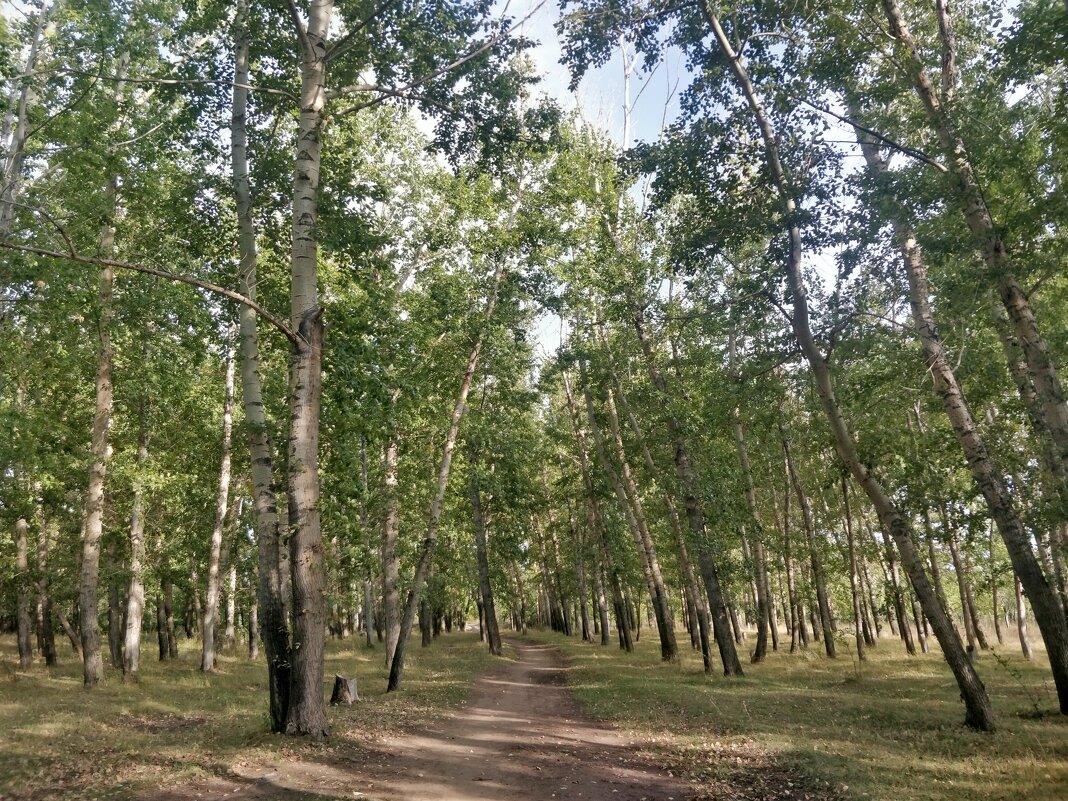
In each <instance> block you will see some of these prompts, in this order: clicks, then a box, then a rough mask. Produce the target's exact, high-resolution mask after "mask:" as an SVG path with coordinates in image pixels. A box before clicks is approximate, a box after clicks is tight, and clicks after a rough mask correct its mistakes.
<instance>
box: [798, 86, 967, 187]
mask: <svg viewBox="0 0 1068 801" xmlns="http://www.w3.org/2000/svg"><path fill="white" fill-rule="evenodd" d="M801 102H802V103H804V104H805V105H806V106H808V107H809V108H813V109H815V110H816V111H819V112H820V113H822V114H827V115H828V116H831V117H834V118H835V119H836V120H838V121H839V122H844V123H845V124H846V125H852V126H853V127H854V128H856V129H857V130H858V131H861V132H863V133H866V134H868V135H869V136H874V137H875V138H876V139H878V140H879V141H880V142H882V143H883V144H885V145H887V146H889V147H890V148H892V149H894V150H897V151H898V152H900V153H904V154H905V155H906V156H911V157H912V158H914V159H916V160H917V161H922V162H923V163H924V164H926V165H928V166H930V167H934V168H935V169H936V170H938V171H939V172H940V173H943V174H945V173H948V172H949V169H948V168H947V167H946V166H945V165H944V164H942V163H941V162H939V161H937V160H935V159H933V158H931V157H930V156H928V155H927V154H926V153H922V152H920V151H919V150H915V149H913V148H911V147H909V146H908V145H903V144H901V143H900V142H897V141H895V140H893V139H891V138H890V137H889V136H886V135H884V134H881V133H879V132H878V131H873V130H872V129H871V128H868V127H866V126H864V125H861V124H860V123H859V122H857V121H855V120H853V119H851V118H849V117H845V116H843V115H841V114H837V113H835V112H833V111H831V110H830V109H829V108H824V107H823V106H818V105H816V104H815V103H813V102H811V101H809V100H804V99H802V100H801Z"/></svg>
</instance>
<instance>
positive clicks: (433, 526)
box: [386, 261, 504, 692]
mask: <svg viewBox="0 0 1068 801" xmlns="http://www.w3.org/2000/svg"><path fill="white" fill-rule="evenodd" d="M503 277H504V263H503V261H502V262H500V263H498V264H497V268H496V270H495V271H494V276H493V286H492V288H491V289H490V293H489V297H488V299H487V300H486V310H485V312H484V313H483V318H482V322H483V330H482V331H481V332H479V334H478V337H477V338H476V339H475V344H474V347H473V348H472V349H471V354H470V355H469V356H468V358H467V367H466V369H465V370H464V375H463V379H462V380H461V381H460V392H459V394H458V395H457V397H456V405H455V406H454V407H453V410H452V419H451V420H450V422H449V431H448V433H447V434H446V436H445V447H444V450H443V451H442V455H441V463H440V465H439V466H438V481H437V490H436V493H435V495H434V499H433V501H432V502H431V504H430V519H429V521H428V522H427V530H426V538H425V539H424V540H423V548H422V551H421V552H420V553H419V561H418V562H417V563H416V566H415V575H414V576H413V577H412V586H411V589H409V590H408V598H407V601H406V603H405V605H404V613H403V616H402V617H401V625H400V637H399V639H398V640H397V648H396V650H395V651H394V653H393V661H392V663H391V664H390V669H389V683H388V685H387V688H386V689H387V691H389V692H392V691H393V690H396V689H399V688H400V682H401V676H402V675H403V673H404V651H405V646H406V644H407V643H406V641H407V639H408V636H409V635H410V634H411V632H412V623H413V622H414V620H415V613H416V609H417V607H418V605H419V599H420V596H421V595H422V592H423V584H424V582H425V581H426V576H427V573H428V572H429V571H430V563H431V561H432V560H433V558H434V550H435V549H436V547H437V543H438V527H439V526H440V524H441V511H442V508H443V506H444V503H445V489H446V487H447V486H448V483H449V472H450V470H451V469H452V452H453V449H454V448H455V447H456V437H457V435H458V434H459V432H460V421H461V420H462V419H463V415H464V411H465V410H466V409H467V395H468V393H469V392H470V391H471V381H472V379H473V378H474V376H475V369H476V368H477V367H478V358H479V355H480V354H481V352H482V342H483V339H484V338H485V336H486V335H487V329H488V327H489V324H490V321H491V320H492V319H493V310H494V308H495V307H496V305H497V294H498V292H499V291H500V288H501V280H502V278H503Z"/></svg>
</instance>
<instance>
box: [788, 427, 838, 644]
mask: <svg viewBox="0 0 1068 801" xmlns="http://www.w3.org/2000/svg"><path fill="white" fill-rule="evenodd" d="M779 435H780V437H781V438H782V449H783V453H784V454H785V455H786V469H787V471H788V472H789V474H790V483H791V484H792V485H793V488H794V493H795V494H796V495H797V501H798V503H799V504H800V506H801V520H802V523H803V524H804V529H805V540H806V542H807V543H808V554H809V560H810V563H811V566H812V583H813V584H815V585H816V602H817V603H818V604H819V618H820V625H821V627H822V629H823V647H824V649H825V650H826V652H827V656H828V657H830V658H831V659H834V658H835V657H836V656H837V651H836V649H835V644H834V629H833V626H832V624H831V604H830V601H829V599H828V598H827V580H826V578H825V577H824V575H823V560H822V559H821V558H820V554H819V549H818V548H817V547H816V531H815V524H814V523H813V520H812V504H811V503H809V500H808V496H807V495H806V494H805V490H804V489H803V488H802V486H801V477H800V476H799V475H798V474H797V468H796V466H795V465H794V458H793V455H792V453H791V451H790V438H789V437H787V436H786V431H785V430H784V429H783V427H782V423H781V422H780V423H779ZM813 629H815V624H813Z"/></svg>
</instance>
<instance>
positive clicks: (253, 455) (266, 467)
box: [230, 0, 289, 732]
mask: <svg viewBox="0 0 1068 801" xmlns="http://www.w3.org/2000/svg"><path fill="white" fill-rule="evenodd" d="M234 30H235V41H234V86H233V109H232V115H231V122H230V155H231V166H232V172H233V185H234V198H235V206H236V210H237V223H238V252H239V254H240V263H239V266H238V271H237V288H238V291H239V292H240V293H241V294H243V295H244V296H245V297H248V298H251V299H253V300H255V298H256V287H257V284H258V276H257V273H258V264H257V262H258V257H257V253H256V229H255V225H254V223H253V219H252V193H251V186H250V183H249V162H248V134H247V120H246V115H247V113H248V88H247V87H248V85H249V65H248V58H249V31H248V3H247V0H238V5H237V14H236V19H235V24H234ZM238 323H239V331H240V340H241V397H242V404H243V408H244V413H245V430H246V436H247V439H248V445H249V456H250V471H251V473H252V488H253V496H254V503H255V510H256V550H257V564H258V570H257V574H258V577H259V579H258V584H257V599H258V605H259V610H258V612H259V617H261V618H262V620H261V621H260V623H261V631H260V633H261V636H262V638H263V649H264V652H265V654H266V657H267V687H268V694H269V712H270V718H271V730H272V731H274V732H281V731H283V730H284V729H285V721H286V714H287V710H288V707H289V628H288V623H287V620H286V602H285V600H284V599H283V596H282V577H281V575H280V574H279V567H278V564H279V530H278V528H279V521H278V502H277V493H276V490H275V478H274V457H273V455H272V449H271V443H270V439H269V437H268V429H267V417H266V414H265V411H264V406H263V389H262V382H261V380H260V357H259V332H258V329H257V321H256V313H255V311H254V310H253V309H251V308H250V307H248V306H245V305H241V306H239V308H238Z"/></svg>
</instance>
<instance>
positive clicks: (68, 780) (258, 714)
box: [0, 632, 489, 801]
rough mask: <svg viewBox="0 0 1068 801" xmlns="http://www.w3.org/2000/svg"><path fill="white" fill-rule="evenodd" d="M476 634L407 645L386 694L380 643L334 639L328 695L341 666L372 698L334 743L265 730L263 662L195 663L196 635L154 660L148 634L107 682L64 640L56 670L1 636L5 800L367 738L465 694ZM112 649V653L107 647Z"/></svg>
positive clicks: (473, 670)
mask: <svg viewBox="0 0 1068 801" xmlns="http://www.w3.org/2000/svg"><path fill="white" fill-rule="evenodd" d="M477 644H478V635H477V633H474V634H472V633H470V632H468V633H464V634H451V635H447V636H443V637H441V638H439V639H438V640H436V641H435V643H434V645H433V647H432V648H429V649H421V648H419V647H418V645H417V644H413V645H414V647H412V648H410V649H409V651H408V659H407V660H406V662H407V664H406V668H405V684H404V689H403V692H400V693H391V694H389V695H386V692H385V686H386V677H387V671H386V669H385V667H384V665H383V651H382V648H381V647H378V648H375V649H372V650H368V649H366V648H365V647H364V646H363V644H362V641H361V640H358V639H350V640H346V641H344V642H337V641H334V642H331V643H329V644H328V650H327V657H326V677H327V680H328V682H329V683H328V684H324V688H323V689H324V693H326V692H328V691H329V689H330V685H331V684H332V682H333V676H334V673H342V674H344V675H346V676H353V675H355V676H356V677H357V681H358V686H359V693H360V697H361V698H362V699H363V703H360V704H353V705H352V706H346V707H337V708H332V709H330V711H329V713H328V714H329V719H330V725H331V729H332V737H331V738H330V741H329V742H328V743H327V744H325V745H316V744H313V743H310V742H306V741H300V740H294V739H292V738H286V737H282V736H280V735H272V734H270V733H268V732H267V726H268V721H267V710H266V705H267V691H266V667H265V666H264V663H263V660H262V657H261V658H260V659H259V660H257V661H255V662H251V661H249V660H248V659H246V658H244V656H243V655H241V654H235V655H232V656H227V655H223V656H222V657H221V659H220V666H219V669H218V671H217V672H215V673H213V674H211V675H205V674H202V673H200V672H199V671H198V670H197V665H198V662H199V645H198V644H197V643H194V642H183V643H182V646H183V647H182V651H181V655H180V657H179V659H178V660H177V661H176V662H165V663H160V662H157V661H156V660H155V658H154V654H155V649H154V643H151V642H148V641H147V640H146V643H145V651H144V653H145V656H146V658H145V659H144V662H143V665H142V674H143V675H142V678H141V682H140V683H139V684H137V685H124V684H123V683H122V680H121V675H120V673H119V672H118V671H115V670H111V669H110V668H109V671H108V675H107V680H106V683H105V684H104V686H102V687H98V688H96V689H94V690H91V691H87V690H85V689H83V688H82V683H81V662H80V660H78V658H77V657H75V656H74V655H73V654H72V653H71V652H70V649H69V648H68V647H67V646H66V643H63V642H57V645H59V646H60V649H61V652H60V664H59V665H58V666H57V667H55V668H46V667H44V666H43V665H34V666H33V667H32V668H31V669H30V670H28V671H26V672H21V671H18V670H17V658H16V652H15V641H14V639H13V638H12V637H8V636H5V637H3V638H0V799H4V801H38V799H41V801H43V800H44V799H48V800H49V801H67V799H70V801H74V799H79V801H81V799H116V800H117V801H120V800H121V799H127V798H130V797H132V796H134V795H135V794H138V793H143V792H146V791H151V790H153V789H156V788H160V787H164V786H170V785H174V784H176V783H180V782H183V781H186V780H189V779H192V778H193V777H197V776H202V775H205V774H215V773H225V772H226V771H227V770H229V769H230V767H231V766H233V765H235V764H238V763H241V762H246V761H248V762H254V761H270V760H274V759H279V758H282V757H294V756H295V757H299V756H300V755H301V753H302V752H303V751H305V750H306V751H309V752H311V751H314V752H315V753H316V754H317V755H321V754H322V752H323V751H324V749H326V750H329V749H333V750H335V751H336V750H340V749H345V748H351V747H353V746H358V745H359V744H360V743H366V742H369V741H371V740H374V739H376V738H378V737H381V736H385V735H388V734H394V733H397V732H400V731H404V730H406V729H410V728H412V727H414V726H416V725H419V724H423V723H425V722H426V721H427V720H428V719H431V718H434V717H437V716H440V715H441V714H443V713H444V712H446V711H447V710H448V709H450V708H452V707H454V706H456V705H458V704H461V703H462V702H463V701H464V699H465V698H466V697H467V693H468V691H469V689H470V686H471V682H472V680H473V679H474V677H475V676H477V675H478V674H479V673H481V672H482V671H483V670H484V669H485V667H486V666H487V665H488V662H489V657H488V655H487V654H486V653H485V650H484V649H483V648H479V647H476V646H477ZM105 656H106V655H105Z"/></svg>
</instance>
